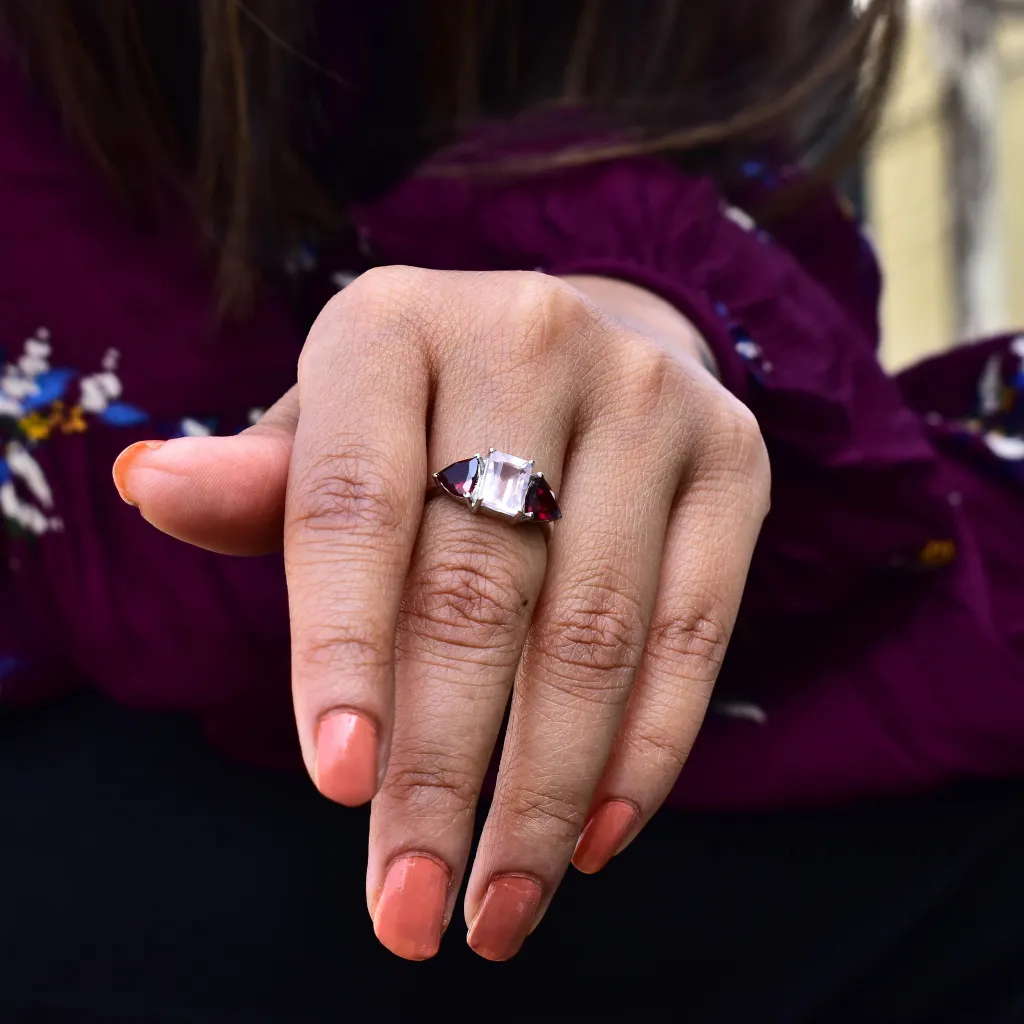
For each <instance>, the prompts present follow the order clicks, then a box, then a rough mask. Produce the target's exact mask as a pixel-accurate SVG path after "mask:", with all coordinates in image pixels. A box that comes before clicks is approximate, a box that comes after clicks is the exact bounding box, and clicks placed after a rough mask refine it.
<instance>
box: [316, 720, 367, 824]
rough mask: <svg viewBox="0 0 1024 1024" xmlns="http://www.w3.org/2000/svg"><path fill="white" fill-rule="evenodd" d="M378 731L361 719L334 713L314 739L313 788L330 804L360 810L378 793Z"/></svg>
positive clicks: (325, 721) (322, 722)
mask: <svg viewBox="0 0 1024 1024" xmlns="http://www.w3.org/2000/svg"><path fill="white" fill-rule="evenodd" d="M377 761H378V743H377V730H376V729H375V728H374V726H373V723H372V722H371V721H370V720H369V719H368V718H366V717H365V716H364V715H360V714H357V713H356V712H354V711H336V712H334V713H333V714H330V715H328V716H327V717H326V718H324V719H322V720H321V722H320V727H319V729H318V730H317V735H316V785H317V789H319V790H320V792H321V793H323V795H324V796H325V797H327V798H328V799H329V800H334V801H335V802H336V803H339V804H345V806H346V807H359V806H360V805H361V804H365V803H368V802H369V801H370V800H372V799H373V798H374V796H375V795H376V793H377V778H378V774H379V770H378V763H377Z"/></svg>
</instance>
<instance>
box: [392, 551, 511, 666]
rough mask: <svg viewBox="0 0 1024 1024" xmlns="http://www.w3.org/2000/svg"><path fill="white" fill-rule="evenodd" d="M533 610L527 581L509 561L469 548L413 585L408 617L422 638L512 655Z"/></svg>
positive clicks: (408, 597) (422, 575) (416, 580)
mask: <svg viewBox="0 0 1024 1024" xmlns="http://www.w3.org/2000/svg"><path fill="white" fill-rule="evenodd" d="M527 607H528V599H527V598H526V597H525V596H524V594H523V584H522V581H521V580H520V579H519V578H518V575H517V573H516V572H515V571H514V570H513V569H512V567H511V566H510V565H509V563H508V562H507V561H506V560H505V559H503V558H501V557H500V556H498V555H496V554H495V553H493V552H487V551H479V550H467V551H465V552H456V553H453V554H450V555H449V556H448V558H447V559H446V560H444V561H441V562H439V563H437V564H436V565H433V566H431V567H430V568H429V569H426V570H425V571H424V572H423V573H422V574H421V575H419V576H418V578H416V579H414V580H413V581H411V583H410V586H409V590H408V594H407V597H406V607H405V615H404V616H403V618H404V620H405V624H404V625H405V628H406V629H408V630H410V631H411V632H412V633H413V634H414V635H416V636H417V637H419V638H421V639H425V640H428V641H430V642H433V643H439V644H444V645H449V646H459V647H468V648H472V649H477V650H486V651H489V652H501V653H503V654H508V653H511V652H512V651H514V650H515V648H516V640H517V638H518V637H519V636H520V634H521V633H522V630H523V627H524V625H525V620H526V609H527Z"/></svg>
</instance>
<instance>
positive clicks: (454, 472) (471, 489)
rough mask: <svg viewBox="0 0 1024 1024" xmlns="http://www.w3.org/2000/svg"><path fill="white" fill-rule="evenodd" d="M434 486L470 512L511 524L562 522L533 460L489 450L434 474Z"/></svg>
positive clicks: (553, 496) (554, 500)
mask: <svg viewBox="0 0 1024 1024" xmlns="http://www.w3.org/2000/svg"><path fill="white" fill-rule="evenodd" d="M434 483H436V484H437V486H438V487H439V488H440V489H441V490H442V491H443V492H444V493H445V494H447V495H448V496H449V497H451V498H455V499H456V500H457V501H461V502H464V503H465V504H467V505H469V508H470V511H472V512H479V511H480V510H481V509H482V510H483V511H484V512H489V513H490V514H491V515H493V516H498V517H499V518H500V519H504V520H506V521H507V522H510V523H553V522H554V521H555V520H556V519H561V518H562V510H561V509H560V508H559V507H558V499H557V498H556V497H555V492H554V491H553V490H552V489H551V486H550V484H548V482H547V480H545V479H544V474H543V473H534V472H533V460H532V459H517V458H516V457H515V456H514V455H509V454H507V453H506V452H499V451H495V449H493V448H491V449H489V451H488V452H487V457H486V458H485V457H484V456H483V455H474V456H473V457H472V458H471V459H464V460H463V461H462V462H453V463H452V464H451V465H450V466H449V467H448V468H447V469H442V470H440V471H438V472H437V473H435V474H434Z"/></svg>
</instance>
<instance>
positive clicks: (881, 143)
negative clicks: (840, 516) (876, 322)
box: [859, 0, 1024, 369]
mask: <svg viewBox="0 0 1024 1024" xmlns="http://www.w3.org/2000/svg"><path fill="white" fill-rule="evenodd" d="M912 7H913V17H912V24H911V28H910V38H909V40H908V45H907V48H906V50H905V54H904V58H903V65H902V68H901V72H900V76H899V82H898V84H897V88H896V90H895V94H894V96H893V99H892V101H891V103H890V105H889V109H888V113H887V116H886V119H885V123H884V127H883V129H882V131H881V133H880V135H879V137H878V140H877V142H876V144H875V146H874V150H873V152H872V153H871V154H870V155H869V157H868V159H867V162H866V165H865V167H864V168H863V172H862V175H861V181H860V183H859V191H860V193H861V194H860V196H859V198H860V200H861V203H862V206H863V209H864V212H865V214H866V219H867V224H868V226H869V229H870V231H871V233H872V235H873V237H874V241H875V243H876V245H877V247H878V249H879V250H880V255H881V259H882V265H883V266H884V267H885V271H886V279H887V287H886V298H885V303H884V309H883V317H884V328H885V329H884V338H885V344H884V353H883V358H884V360H885V362H886V364H887V365H888V366H890V367H891V368H894V369H896V368H900V367H902V366H905V365H906V364H907V363H910V362H913V361H915V360H917V359H919V358H920V357H921V356H923V355H927V354H928V353H930V352H934V351H939V350H942V349H945V348H948V347H949V346H951V345H953V344H955V343H956V341H957V340H958V339H963V340H966V339H967V338H968V337H970V336H978V335H981V334H987V333H994V332H997V331H1002V330H1006V329H1008V328H1020V329H1022V330H1024V0H918V2H915V3H913V4H912Z"/></svg>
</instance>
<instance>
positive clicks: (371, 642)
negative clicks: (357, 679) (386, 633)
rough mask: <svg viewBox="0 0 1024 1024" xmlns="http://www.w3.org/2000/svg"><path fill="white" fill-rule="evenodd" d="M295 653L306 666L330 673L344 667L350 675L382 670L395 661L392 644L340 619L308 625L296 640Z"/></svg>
mask: <svg viewBox="0 0 1024 1024" xmlns="http://www.w3.org/2000/svg"><path fill="white" fill-rule="evenodd" d="M293 657H294V658H295V660H296V661H297V662H298V664H299V665H301V666H303V667H306V668H315V669H319V670H326V671H327V672H328V673H329V672H330V671H331V670H333V669H336V668H339V669H340V668H343V669H344V671H345V672H346V673H347V674H349V675H351V674H352V673H353V672H360V671H371V672H381V671H384V670H386V669H387V668H389V666H390V665H391V650H390V646H389V644H388V643H387V642H386V641H385V640H384V639H382V638H380V637H374V636H371V635H369V634H367V633H365V632H361V631H359V630H357V629H356V628H346V627H345V626H343V625H339V624H337V623H332V624H325V625H319V626H317V625H314V626H312V627H307V628H306V629H304V630H303V631H302V633H301V635H300V636H299V637H297V638H296V641H295V643H294V644H293Z"/></svg>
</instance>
